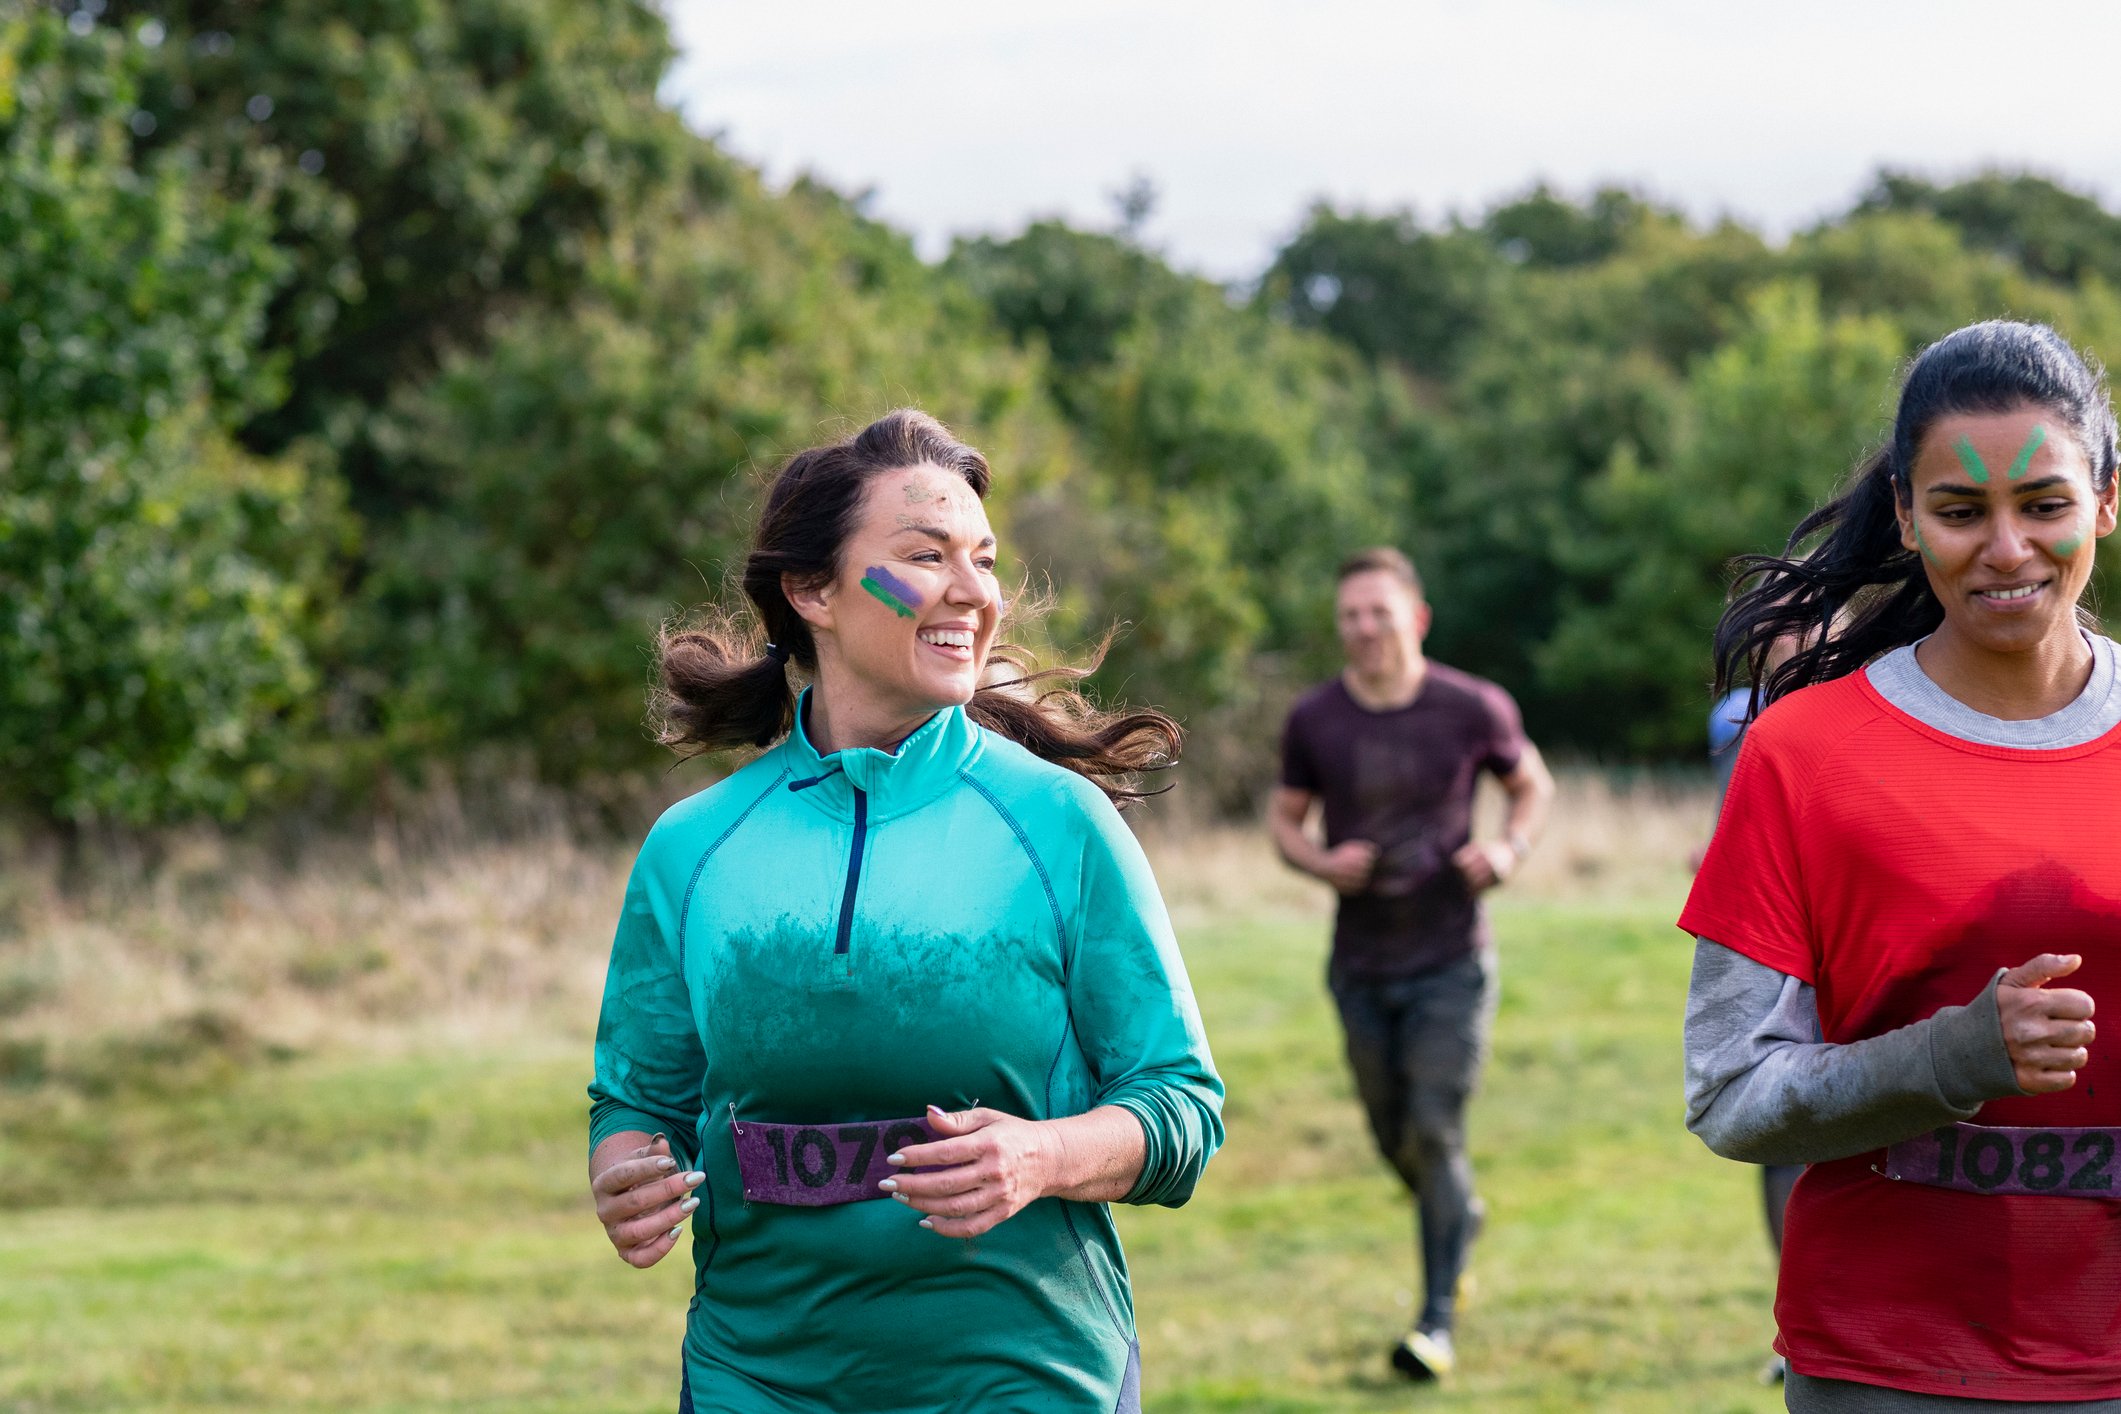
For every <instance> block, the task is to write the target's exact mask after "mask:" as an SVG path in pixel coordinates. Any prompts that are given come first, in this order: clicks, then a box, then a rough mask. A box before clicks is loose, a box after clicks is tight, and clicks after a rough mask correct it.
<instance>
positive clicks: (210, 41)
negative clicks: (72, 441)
mask: <svg viewBox="0 0 2121 1414" xmlns="http://www.w3.org/2000/svg"><path fill="white" fill-rule="evenodd" d="M105 18H106V20H107V21H109V22H111V23H113V24H115V25H117V26H120V27H123V28H129V29H133V30H135V31H137V32H141V33H147V34H151V35H161V36H163V38H162V39H161V41H160V42H159V43H158V44H157V45H156V46H155V48H154V51H153V57H152V62H151V63H150V64H149V65H148V66H147V68H146V71H145V73H144V75H143V80H144V81H143V84H142V89H141V94H140V105H141V106H140V113H141V115H142V116H141V119H140V121H139V123H138V126H137V130H138V131H139V132H141V133H142V134H143V135H142V136H141V137H140V138H139V139H138V141H139V145H140V147H141V149H142V150H143V152H146V153H156V152H167V151H175V150H179V149H188V150H190V151H193V152H196V153H197V154H199V160H200V162H201V163H202V164H203V165H204V166H205V167H206V169H207V170H209V171H212V172H215V173H218V174H219V175H220V176H221V177H222V179H223V180H224V181H225V182H226V183H227V184H228V185H229V186H230V187H231V188H232V189H233V190H236V191H238V192H254V193H257V194H258V195H259V196H260V197H262V198H263V199H265V200H267V201H268V202H269V203H270V209H271V212H272V216H273V224H272V237H273V241H274V243H275V245H276V246H277V247H278V248H279V250H280V251H281V252H282V253H283V254H284V255H285V256H286V261H287V266H288V277H287V279H286V280H285V281H284V283H283V284H282V286H281V288H280V289H279V290H278V292H277V293H276V296H275V298H274V301H273V303H272V306H271V310H270V317H269V319H268V322H267V325H266V328H265V330H264V338H263V341H262V342H263V346H264V348H265V349H266V350H268V351H271V352H275V353H281V354H285V355H288V356H289V359H290V361H289V364H288V372H287V378H288V386H287V392H286V396H285V397H284V398H282V399H279V400H276V401H275V402H274V403H273V404H271V405H269V406H265V407H261V408H260V409H258V410H257V413H256V416H255V417H254V419H253V420H252V422H251V423H250V425H249V426H248V427H247V428H246V429H245V440H246V442H247V443H248V444H249V445H251V446H252V447H254V448H256V449H258V450H260V451H264V452H268V453H269V452H275V451H278V450H279V449H281V448H283V447H286V446H288V445H289V444H290V443H291V442H292V441H293V440H295V439H297V438H300V437H303V436H308V435H313V434H318V433H323V432H327V431H328V432H329V435H330V436H331V438H332V440H333V442H334V444H335V445H336V446H338V447H339V448H340V449H341V451H342V452H344V453H347V454H348V456H347V459H346V461H345V465H344V467H343V471H344V473H345V474H346V475H348V476H349V477H350V478H351V479H352V481H353V483H354V490H355V492H356V494H357V498H358V501H359V503H360V504H361V505H362V506H363V507H364V508H367V509H371V510H373V509H376V508H377V506H378V504H379V503H380V504H381V506H382V507H383V508H386V509H387V508H392V507H395V506H397V505H399V504H401V503H402V501H403V500H404V498H406V497H407V496H409V495H415V494H416V493H417V492H416V488H411V487H406V486H404V485H402V484H400V483H397V482H395V481H393V480H392V479H391V478H390V476H389V473H388V469H387V468H380V467H377V466H376V465H375V464H374V463H373V462H372V461H371V460H370V458H369V456H368V455H367V448H365V446H363V445H362V444H361V441H360V438H359V436H358V432H357V426H358V422H359V419H360V418H361V417H362V416H364V415H365V414H366V412H367V411H368V410H370V409H373V408H375V407H378V406H380V405H382V404H383V403H384V402H385V401H387V400H388V398H389V396H390V395H391V393H392V391H393V390H394V389H396V388H397V387H398V386H400V385H401V384H403V383H404V382H406V381H407V380H408V379H411V378H414V377H417V376H423V375H424V374H426V373H427V372H429V371H431V370H432V369H433V368H434V367H435V365H436V363H437V361H438V360H439V358H440V356H441V354H442V352H443V350H444V349H445V348H447V347H450V346H453V345H456V344H461V343H463V342H465V341H468V340H473V339H476V338H477V337H478V336H479V334H480V333H481V331H482V330H483V329H484V327H485V325H486V322H487V320H488V319H490V318H491V317H492V316H493V315H495V314H496V313H498V312H500V311H502V310H505V309H508V308H510V307H512V306H514V305H516V304H519V303H521V302H523V301H525V300H535V301H543V302H547V303H550V304H564V303H565V301H566V300H567V299H569V298H570V297H571V296H572V295H573V294H574V293H575V292H576V291H578V290H580V289H581V288H582V286H583V282H584V280H585V278H586V275H587V272H588V270H589V269H590V266H591V264H592V263H593V262H594V260H595V259H596V258H597V255H598V251H599V248H600V246H601V245H602V244H603V243H605V242H607V241H609V240H610V239H612V238H613V237H614V236H615V235H616V234H618V233H619V232H620V231H621V229H622V228H624V227H625V226H627V225H628V224H629V223H633V222H637V221H639V220H641V219H642V218H643V216H644V215H647V214H648V213H649V211H650V210H652V209H653V208H654V206H655V205H656V203H657V201H658V200H659V199H663V198H668V199H670V200H677V199H679V198H682V197H684V196H686V195H688V194H700V193H711V192H712V191H713V190H715V189H717V188H718V186H719V183H720V181H721V177H722V172H723V164H722V163H721V161H720V159H719V158H718V157H717V156H716V155H715V154H714V152H713V150H712V148H711V147H709V146H708V145H707V144H705V143H702V142H700V141H698V140H697V139H695V138H693V137H691V136H690V135H689V134H688V133H686V132H685V130H684V128H683V126H682V125H681V124H680V123H679V121H678V119H677V116H676V115H675V114H674V113H672V112H670V111H669V110H668V109H666V108H664V107H662V106H661V105H660V104H659V103H658V102H657V101H656V85H657V83H658V82H659V81H660V79H661V77H662V73H663V70H664V68H665V67H666V66H667V65H668V63H669V60H670V57H671V53H672V50H671V44H670V38H669V35H668V32H667V30H666V28H665V25H664V22H663V19H662V17H661V16H660V15H659V14H657V13H656V11H655V10H654V9H653V8H652V7H651V6H650V5H648V4H646V3H642V0H281V3H278V4H276V5H274V6H273V12H272V16H271V22H270V23H261V22H260V16H259V13H258V10H257V7H256V6H255V5H254V4H253V3H250V0H116V3H113V4H112V5H111V6H110V7H109V9H108V11H107V12H106V15H105ZM350 424H351V425H350Z"/></svg>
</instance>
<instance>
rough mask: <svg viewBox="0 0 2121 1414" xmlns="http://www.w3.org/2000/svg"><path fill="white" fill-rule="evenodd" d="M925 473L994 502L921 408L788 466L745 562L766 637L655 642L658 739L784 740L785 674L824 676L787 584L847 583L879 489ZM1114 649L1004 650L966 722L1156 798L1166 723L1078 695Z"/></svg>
mask: <svg viewBox="0 0 2121 1414" xmlns="http://www.w3.org/2000/svg"><path fill="white" fill-rule="evenodd" d="M921 465H933V466H938V467H941V468H943V469H944V470H945V471H949V472H953V473H955V474H956V475H958V476H962V477H963V478H964V479H965V484H966V485H968V486H970V487H971V488H972V490H973V494H975V495H977V496H979V497H980V498H981V499H983V500H984V499H985V498H986V495H987V487H988V484H989V482H990V481H991V480H992V473H991V471H990V470H989V468H988V466H987V459H986V458H985V457H983V456H981V455H980V454H979V452H978V451H976V450H974V449H973V448H971V447H968V446H966V445H965V444H964V443H962V442H960V441H958V440H957V439H956V438H955V437H953V436H951V434H950V430H949V429H948V428H947V427H945V426H943V424H942V423H940V422H938V421H936V420H935V419H934V418H932V417H930V416H928V414H926V413H924V412H921V411H919V410H917V409H914V408H900V409H898V410H896V411H894V412H888V413H886V414H884V415H883V416H882V417H880V418H878V419H877V420H876V421H874V422H872V423H870V424H869V425H868V426H867V427H864V428H863V429H862V430H861V431H860V432H857V433H856V434H855V435H854V436H852V437H848V438H845V439H844V440H842V441H838V442H833V443H830V444H828V445H826V446H822V447H812V448H811V449H810V450H808V451H805V452H798V453H797V454H796V455H795V456H793V457H791V458H789V459H788V462H787V464H786V465H784V466H783V467H782V468H781V470H780V474H779V475H778V476H776V477H775V478H774V480H773V486H772V488H771V489H770V490H769V491H768V492H767V493H766V509H765V511H764V513H763V514H761V515H760V517H759V523H758V527H757V529H756V530H755V531H754V532H753V534H752V540H751V553H750V554H749V555H748V556H747V557H746V558H745V561H744V573H743V578H742V584H743V589H744V596H745V597H746V598H747V599H749V600H750V601H751V607H752V610H753V613H754V614H755V616H756V618H757V621H758V627H759V628H761V629H763V630H764V634H765V637H764V638H763V639H762V638H761V637H760V636H759V633H758V632H757V630H756V629H750V628H747V627H746V626H745V625H743V624H742V623H741V622H740V621H739V620H738V619H737V617H736V616H734V615H731V614H727V613H723V614H719V615H717V616H715V617H714V618H712V619H711V620H709V621H708V622H706V623H704V624H700V625H695V626H692V627H679V626H677V625H674V624H666V625H665V626H664V628H663V630H662V632H661V633H660V634H659V635H658V636H657V640H656V658H657V663H658V668H659V677H660V679H661V682H660V686H659V688H658V690H657V692H656V694H655V700H654V703H653V706H652V709H651V715H652V718H653V720H654V723H655V727H656V737H657V739H658V740H659V741H661V742H662V743H663V744H664V745H666V746H669V747H672V748H673V749H675V750H676V751H677V752H678V753H679V754H680V755H684V756H691V755H697V754H699V753H701V752H706V751H723V750H728V749H730V748H734V747H741V746H770V745H772V744H773V743H774V742H775V741H778V740H779V739H780V738H781V737H783V736H785V735H787V733H788V731H789V730H790V728H791V727H793V725H794V723H795V704H796V695H795V690H794V688H793V686H792V685H791V684H790V682H789V680H788V664H789V663H790V662H794V663H795V664H796V665H797V666H799V667H801V668H803V669H805V670H807V671H809V672H811V673H815V672H816V671H817V644H816V642H815V640H813V639H812V637H811V635H810V626H809V625H808V624H807V623H805V622H804V621H803V618H802V616H801V615H799V614H797V613H796V611H795V607H794V606H793V605H791V604H790V603H789V602H788V598H787V596H786V595H785V594H784V593H783V592H782V589H781V581H782V577H783V576H786V577H788V578H789V579H790V580H792V581H794V582H795V583H797V584H823V583H826V582H828V581H830V580H832V579H834V578H836V577H837V576H838V574H839V572H840V551H841V547H842V546H844V545H845V544H846V541H847V537H848V536H849V535H850V534H852V533H853V530H854V525H855V521H856V520H857V518H858V517H859V516H860V514H861V504H862V496H863V494H864V493H865V492H866V491H867V489H868V484H869V481H870V479H871V478H872V477H874V476H876V475H878V474H880V473H882V472H886V471H894V470H897V469H900V468H903V467H910V466H921ZM1037 609H1038V606H1036V605H1033V606H1031V609H1030V612H1031V613H1032V614H1033V615H1034V616H1035V614H1036V612H1037ZM1022 612H1023V611H1022V610H1021V609H1018V610H1017V611H1016V612H1014V613H1012V618H1013V619H1019V618H1021V617H1022ZM1110 642H1111V635H1109V634H1108V635H1106V638H1105V641H1104V643H1100V644H1099V645H1098V647H1097V649H1096V651H1095V652H1094V653H1093V654H1092V656H1091V660H1090V662H1089V663H1088V664H1087V665H1086V666H1083V667H1068V666H1057V667H1050V668H1041V667H1039V666H1038V665H1037V662H1036V660H1035V659H1034V658H1033V657H1032V655H1031V654H1030V653H1028V652H1027V651H1025V650H1024V649H1022V648H1019V647H1016V646H1014V645H1012V644H1008V643H997V644H996V645H995V647H994V648H993V650H992V651H991V653H990V654H989V663H990V665H1000V666H1001V667H1002V668H1003V669H1004V670H1005V671H1004V672H1003V673H1001V674H995V673H992V672H990V673H989V677H990V678H994V677H999V679H1000V680H999V681H989V682H988V683H986V684H984V685H983V686H981V687H980V688H979V690H978V691H976V692H975V693H974V694H973V696H972V700H971V701H970V702H969V703H967V704H966V706H965V714H966V715H967V716H968V717H970V718H971V719H972V720H973V721H975V722H977V723H978V724H979V725H980V726H982V727H985V728H986V729H987V730H989V731H992V732H995V733H997V734H999V735H1001V736H1005V737H1007V738H1009V739H1010V740H1011V741H1014V742H1016V743H1018V744H1019V745H1021V746H1023V747H1025V748H1026V749H1028V750H1029V751H1031V752H1032V753H1033V754H1034V755H1036V756H1039V757H1041V758H1043V759H1044V760H1047V761H1051V762H1054V763H1055V764H1056V765H1061V766H1066V767H1067V768H1068V769H1070V770H1072V771H1075V772H1077V773H1079V774H1081V775H1083V776H1086V777H1088V778H1089V779H1090V780H1092V781H1093V782H1095V783H1096V784H1097V785H1098V787H1099V788H1100V789H1102V790H1103V791H1104V792H1105V794H1106V795H1107V796H1109V797H1111V799H1112V801H1113V802H1114V803H1115V804H1117V805H1120V806H1123V807H1124V806H1126V805H1128V804H1130V803H1132V802H1133V801H1136V800H1139V799H1141V798H1142V797H1144V796H1147V795H1153V794H1155V793H1156V792H1154V791H1148V790H1143V789H1140V788H1138V786H1137V785H1136V784H1135V781H1134V777H1136V776H1137V775H1139V774H1140V773H1142V772H1145V771H1155V770H1162V769H1164V768H1165V767H1167V766H1170V765H1172V764H1173V763H1174V762H1176V761H1177V760H1178V754H1179V749H1180V747H1181V745H1182V744H1183V740H1184V736H1183V733H1181V732H1180V730H1179V726H1178V723H1177V722H1175V721H1173V720H1172V719H1171V718H1169V717H1167V716H1165V715H1164V714H1163V713H1161V712H1157V711H1138V712H1106V711H1101V710H1100V709H1098V708H1097V707H1096V706H1094V705H1093V704H1092V703H1090V702H1089V701H1088V700H1087V699H1085V698H1084V697H1083V696H1082V695H1081V694H1080V693H1078V692H1076V691H1075V690H1074V687H1073V686H1072V685H1073V684H1074V683H1077V682H1079V681H1081V680H1082V679H1084V678H1086V677H1088V676H1089V675H1090V674H1091V673H1092V672H1094V671H1096V669H1097V666H1098V664H1099V663H1100V662H1102V661H1103V659H1104V655H1105V647H1106V646H1107V645H1108V644H1109V643H1110Z"/></svg>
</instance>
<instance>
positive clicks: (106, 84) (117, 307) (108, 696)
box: [0, 12, 331, 822]
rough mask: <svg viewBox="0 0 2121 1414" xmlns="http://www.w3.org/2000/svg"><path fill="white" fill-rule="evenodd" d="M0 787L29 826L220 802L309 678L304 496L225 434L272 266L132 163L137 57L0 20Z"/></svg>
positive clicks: (246, 400)
mask: <svg viewBox="0 0 2121 1414" xmlns="http://www.w3.org/2000/svg"><path fill="white" fill-rule="evenodd" d="M0 56H5V64H6V67H7V69H8V70H9V71H11V72H12V73H13V75H14V76H15V78H14V82H13V84H12V86H11V88H10V91H9V103H8V105H7V107H6V109H5V111H4V112H0V606H4V608H0V613H4V618H0V779H4V781H5V784H6V791H7V794H8V795H10V796H12V797H17V798H19V799H20V800H22V801H24V802H26V803H28V804H29V805H31V806H32V807H33V808H35V809H36V810H38V811H39V812H41V813H44V814H46V815H49V816H53V817H57V818H62V819H68V820H75V821H86V820H92V819H107V820H117V821H127V822H144V821H152V820H158V819H166V818H172V817H179V816H182V815H186V814H189V813H193V812H200V811H203V812H207V813H210V814H217V815H223V816H229V815H235V814H237V813H240V812H241V811H242V810H243V809H244V808H245V806H246V805H247V804H248V803H249V802H250V801H251V800H252V799H253V798H255V797H256V796H257V795H259V794H260V793H261V792H264V791H267V790H269V789H270V788H271V787H272V786H273V784H274V781H275V778H276V770H275V767H276V765H277V763H278V762H279V760H280V758H281V757H282V755H283V753H284V751H285V749H286V743H285V741H284V740H283V739H282V737H283V734H284V733H285V732H286V730H287V728H288V725H289V722H290V720H291V719H292V718H294V717H295V716H297V715H299V712H300V710H301V708H302V705H303V704H304V702H305V701H306V699H307V698H308V696H309V694H310V692H311V690H312V688H313V686H314V682H313V678H312V672H311V667H310V660H309V656H308V654H307V653H306V651H305V639H307V638H308V637H309V635H310V634H312V633H313V632H314V631H315V622H314V619H313V618H312V615H313V614H314V613H315V611H316V606H315V604H314V603H313V601H312V599H311V597H310V593H309V588H310V586H311V585H312V584H313V583H314V579H315V575H316V569H317V558H318V556H317V551H318V549H319V548H321V540H320V537H321V536H322V535H324V534H326V533H328V530H327V527H328V526H329V524H330V521H331V508H330V507H331V503H330V496H329V492H328V489H327V488H324V487H319V486H316V485H313V484H312V483H311V481H310V479H309V477H308V476H307V474H306V472H305V470H304V467H303V465H302V463H301V462H300V461H298V460H295V459H291V458H290V459H282V460H278V461H262V460H259V459H257V458H254V457H252V456H250V455H248V454H246V453H244V452H243V451H241V450H240V449H238V448H237V447H236V446H235V445H234V444H233V443H232V442H231V441H230V440H229V438H228V436H227V428H228V426H229V425H230V423H231V422H232V421H233V420H235V419H236V418H237V417H239V416H240V415H242V414H243V413H244V412H246V411H249V410H251V409H253V408H255V407H258V406H262V405H269V403H270V402H271V401H272V400H273V399H274V398H275V397H276V396H277V394H278V391H279V386H278V381H277V379H275V378H274V377H273V376H272V369H271V366H270V364H269V362H266V361H263V360H261V359H260V358H259V357H258V355H257V352H256V341H257V335H258V331H259V328H260V326H261V324H262V320H263V313H264V308H265V303H266V301H267V299H268V298H269V297H270V295H271V293H272V290H273V288H274V285H275V282H276V281H277V280H278V279H279V277H280V273H281V265H282V263H281V262H280V261H279V260H278V259H277V258H276V257H275V256H274V254H273V252H272V250H271V247H270V244H269V240H268V238H269V234H270V227H269V225H268V224H267V222H266V220H265V219H264V215H263V213H262V212H261V211H260V210H259V209H257V207H256V206H255V205H246V204H233V203H229V202H226V201H223V200H221V199H219V198H218V197H216V196H215V195H213V193H212V191H211V189H210V187H208V186H207V185H206V184H204V183H202V182H201V181H200V180H199V172H198V168H197V164H196V163H195V162H194V161H193V160H191V158H190V156H189V154H185V153H181V152H177V153H170V154H166V155H164V156H161V157H158V158H156V159H155V160H152V161H149V162H146V163H144V164H141V165H138V166H136V165H134V164H133V163H132V162H131V160H130V155H129V152H128V144H129V135H128V133H127V128H126V121H127V118H128V116H129V114H130V113H131V112H132V111H133V99H134V93H135V76H136V71H137V70H136V65H137V62H138V55H137V52H136V51H135V50H133V48H132V47H131V46H129V45H128V44H127V42H126V41H124V40H123V39H121V38H119V37H117V36H115V35H113V34H109V33H102V34H95V33H91V34H88V35H80V34H76V33H72V32H70V31H69V30H68V28H67V27H66V26H65V25H64V24H63V23H62V22H61V21H60V20H59V19H58V18H56V17H55V16H52V15H50V14H48V13H44V12H29V13H26V14H23V15H21V16H19V17H17V18H15V19H13V20H10V21H7V22H5V23H4V24H0Z"/></svg>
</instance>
